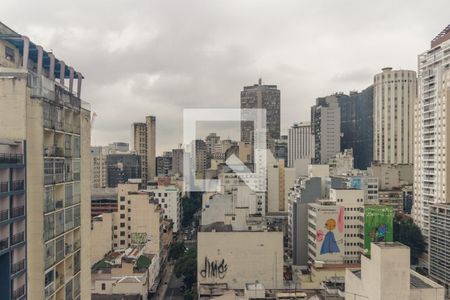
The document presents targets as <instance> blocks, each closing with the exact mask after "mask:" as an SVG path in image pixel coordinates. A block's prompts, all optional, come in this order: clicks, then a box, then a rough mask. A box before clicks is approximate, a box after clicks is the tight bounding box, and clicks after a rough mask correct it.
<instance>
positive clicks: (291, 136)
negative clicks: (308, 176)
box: [288, 122, 314, 168]
mask: <svg viewBox="0 0 450 300" xmlns="http://www.w3.org/2000/svg"><path fill="white" fill-rule="evenodd" d="M313 157H314V136H313V135H312V133H311V123H310V122H300V123H295V124H294V125H292V126H291V128H289V131H288V167H289V168H293V167H294V166H295V165H294V163H295V161H296V160H297V159H311V158H313Z"/></svg>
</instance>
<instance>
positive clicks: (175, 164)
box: [172, 148, 184, 175]
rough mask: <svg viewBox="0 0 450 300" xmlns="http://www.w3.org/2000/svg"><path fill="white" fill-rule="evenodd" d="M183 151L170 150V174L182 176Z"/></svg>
mask: <svg viewBox="0 0 450 300" xmlns="http://www.w3.org/2000/svg"><path fill="white" fill-rule="evenodd" d="M183 158H184V149H181V148H180V149H173V150H172V174H173V175H175V174H178V175H183Z"/></svg>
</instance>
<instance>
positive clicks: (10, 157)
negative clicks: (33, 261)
mask: <svg viewBox="0 0 450 300" xmlns="http://www.w3.org/2000/svg"><path fill="white" fill-rule="evenodd" d="M25 174H26V157H25V143H24V141H20V140H11V139H0V265H1V266H2V267H0V295H5V297H7V296H9V298H8V299H20V298H21V297H23V298H24V297H25V294H26V276H27V271H26V269H27V264H26V252H27V236H26V197H27V195H26V186H25Z"/></svg>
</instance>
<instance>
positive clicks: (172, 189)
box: [149, 185, 181, 232]
mask: <svg viewBox="0 0 450 300" xmlns="http://www.w3.org/2000/svg"><path fill="white" fill-rule="evenodd" d="M149 191H151V192H153V193H154V199H155V201H156V203H158V204H159V205H160V206H161V210H162V214H163V217H164V219H165V220H171V221H172V224H173V232H178V230H179V229H180V228H181V191H180V190H179V189H178V187H176V186H174V185H169V186H164V185H159V186H157V187H150V186H149Z"/></svg>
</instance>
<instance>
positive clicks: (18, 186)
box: [11, 180, 25, 191]
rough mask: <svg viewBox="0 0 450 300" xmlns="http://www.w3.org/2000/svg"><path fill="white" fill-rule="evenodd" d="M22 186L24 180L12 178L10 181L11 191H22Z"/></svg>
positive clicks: (23, 186) (23, 185)
mask: <svg viewBox="0 0 450 300" xmlns="http://www.w3.org/2000/svg"><path fill="white" fill-rule="evenodd" d="M24 188H25V181H24V180H14V181H13V182H11V190H12V191H23V189H24Z"/></svg>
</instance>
